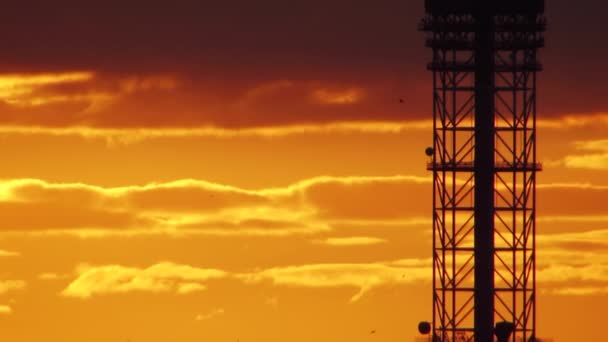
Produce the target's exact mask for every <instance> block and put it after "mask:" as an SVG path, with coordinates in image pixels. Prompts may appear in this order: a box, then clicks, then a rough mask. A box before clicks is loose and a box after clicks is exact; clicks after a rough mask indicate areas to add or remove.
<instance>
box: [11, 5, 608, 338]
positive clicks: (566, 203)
mask: <svg viewBox="0 0 608 342" xmlns="http://www.w3.org/2000/svg"><path fill="white" fill-rule="evenodd" d="M602 6H604V5H602V4H601V3H599V2H594V3H591V2H589V3H585V2H579V3H577V6H573V5H572V3H571V2H566V1H565V0H549V1H548V3H547V15H548V18H549V29H548V32H547V48H545V49H543V50H542V52H541V60H542V62H543V64H544V66H545V71H543V72H542V73H541V74H540V77H539V131H538V136H539V140H538V148H539V157H540V159H541V161H542V162H543V165H544V170H543V172H542V173H541V174H539V177H538V198H539V202H538V224H537V226H538V258H537V260H538V278H539V280H538V291H539V297H538V306H537V310H538V335H539V336H546V337H552V338H553V339H554V340H555V341H556V342H570V341H572V342H574V341H583V340H585V339H586V340H590V341H599V340H601V337H600V336H603V331H602V329H600V328H599V327H601V326H602V324H603V317H602V315H601V312H603V308H604V307H606V306H607V305H608V210H606V204H605V203H606V202H607V201H608V181H607V180H606V179H607V177H606V176H607V175H608V135H607V134H606V132H607V129H608V104H607V103H606V102H605V100H604V98H605V86H604V81H603V76H604V75H606V74H607V73H608V67H607V66H606V64H605V60H606V59H608V47H606V44H599V43H598V42H601V41H603V39H604V37H603V36H604V34H605V32H608V23H607V21H606V20H604V18H602V13H605V11H603V8H602ZM604 7H605V6H604ZM422 15H423V7H422V1H415V2H414V1H409V0H407V1H388V0H385V1H377V2H374V5H373V6H371V5H370V4H367V5H365V6H364V5H362V4H353V3H352V2H347V1H331V2H326V1H316V0H313V1H306V2H285V1H260V2H244V1H224V2H221V3H215V4H214V3H208V2H201V1H177V2H171V3H169V2H164V3H163V2H160V3H154V4H153V3H147V2H139V1H130V2H128V4H125V3H124V1H123V2H118V1H97V0H95V1H88V2H86V3H84V2H81V1H58V2H52V3H51V2H45V3H37V2H36V3H29V2H23V3H22V4H20V5H17V4H12V5H10V6H6V8H5V9H4V10H3V11H2V13H0V32H2V33H1V36H2V41H3V46H4V48H3V49H2V51H0V155H2V156H3V158H4V161H5V162H4V163H3V165H2V168H0V217H1V218H2V220H0V263H1V265H2V266H1V267H0V269H1V270H2V271H1V272H0V336H1V337H2V338H3V339H4V340H8V341H12V342H33V341H41V342H42V341H44V342H47V341H48V342H76V341H83V340H85V341H90V342H109V341H131V342H138V341H142V342H163V341H176V342H194V341H241V342H246V341H283V340H291V341H294V342H304V341H327V342H339V341H351V342H364V341H374V340H376V341H413V340H414V337H415V336H416V326H417V323H418V322H419V321H421V320H428V319H430V318H431V293H432V292H431V273H430V267H431V262H430V258H431V243H432V242H431V223H432V222H431V213H432V211H431V193H432V191H431V190H432V182H431V174H430V173H429V172H427V171H426V170H425V164H426V158H427V157H426V156H425V155H424V149H425V148H426V147H427V146H428V145H429V144H431V141H432V132H431V127H432V123H431V119H432V117H431V110H432V107H431V75H430V74H429V73H428V72H427V71H426V70H425V65H426V62H427V61H428V59H429V58H430V53H429V51H427V50H426V49H425V48H424V43H423V40H424V39H423V34H422V33H420V32H418V31H417V30H416V24H417V22H418V20H419V18H420V17H421V16H422ZM400 99H402V100H403V102H401V101H400ZM372 331H375V332H374V333H373V334H372V333H370V332H372Z"/></svg>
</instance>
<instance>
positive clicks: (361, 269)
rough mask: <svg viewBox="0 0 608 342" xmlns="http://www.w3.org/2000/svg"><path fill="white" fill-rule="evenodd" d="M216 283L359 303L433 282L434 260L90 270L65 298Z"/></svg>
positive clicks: (187, 289)
mask: <svg viewBox="0 0 608 342" xmlns="http://www.w3.org/2000/svg"><path fill="white" fill-rule="evenodd" d="M217 279H236V280H241V281H242V282H244V283H245V284H260V283H266V282H268V281H269V282H271V283H272V284H274V285H278V286H296V287H311V288H334V287H352V288H356V289H358V292H357V293H356V294H355V295H354V296H353V297H352V298H351V301H357V300H358V299H360V298H361V297H362V296H363V295H364V294H365V293H367V292H368V291H370V290H372V289H374V288H378V287H381V286H384V285H403V284H412V283H416V282H419V281H428V280H430V279H431V272H430V260H428V259H404V260H396V261H392V262H381V263H367V264H366V263H361V264H312V265H298V266H286V267H276V268H269V269H264V270H256V271H253V272H244V273H243V272H241V273H235V272H228V271H224V270H218V269H208V268H198V267H193V266H189V265H180V264H174V263H170V262H163V263H159V264H155V265H152V266H150V267H147V268H137V267H127V266H122V265H106V266H88V265H83V266H80V267H79V269H78V275H77V277H76V279H75V280H73V281H72V282H71V283H70V284H69V285H68V286H67V287H66V288H65V289H64V290H63V291H62V292H61V295H63V296H65V297H74V298H80V299H87V298H91V297H93V296H99V295H110V294H125V293H129V292H148V293H173V294H180V295H185V294H189V293H192V292H195V291H201V290H205V289H206V288H207V286H206V283H207V282H209V281H211V280H217Z"/></svg>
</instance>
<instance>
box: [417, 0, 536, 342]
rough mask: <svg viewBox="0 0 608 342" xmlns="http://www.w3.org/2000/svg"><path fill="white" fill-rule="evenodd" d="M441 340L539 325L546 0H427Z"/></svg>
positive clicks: (478, 341) (484, 341)
mask: <svg viewBox="0 0 608 342" xmlns="http://www.w3.org/2000/svg"><path fill="white" fill-rule="evenodd" d="M425 7H426V15H425V17H424V18H423V20H422V21H421V23H420V30H422V31H425V32H427V39H426V46H427V47H429V48H431V49H432V52H433V57H432V61H431V62H430V63H429V64H428V69H429V70H431V71H432V72H433V117H434V120H433V122H434V124H433V148H432V149H430V153H429V154H430V155H431V158H432V161H431V162H430V163H429V164H428V166H427V169H428V170H430V171H432V172H433V322H432V328H431V334H433V335H434V336H435V340H438V341H442V342H448V341H449V342H452V341H454V342H455V341H475V342H491V341H494V326H495V324H496V323H499V322H507V323H506V324H505V323H501V326H503V327H504V326H509V327H512V328H513V333H512V334H510V337H509V340H510V341H526V342H527V341H529V340H533V339H534V336H535V330H536V271H535V269H536V268H535V260H536V254H535V247H536V246H535V244H536V240H535V233H536V219H535V218H536V213H535V211H536V173H537V172H538V171H540V170H541V165H540V164H539V163H538V162H537V156H536V77H537V75H536V74H537V72H538V71H540V70H541V66H540V64H539V62H538V59H537V51H538V49H539V48H541V47H542V46H543V45H544V40H543V36H542V34H543V32H544V30H545V26H546V23H545V18H544V15H543V14H544V0H425Z"/></svg>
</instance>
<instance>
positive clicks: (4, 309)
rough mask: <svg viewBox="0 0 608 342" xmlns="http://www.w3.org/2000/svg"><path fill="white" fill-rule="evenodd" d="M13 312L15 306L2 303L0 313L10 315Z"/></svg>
mask: <svg viewBox="0 0 608 342" xmlns="http://www.w3.org/2000/svg"><path fill="white" fill-rule="evenodd" d="M12 313H13V308H11V307H10V306H8V305H0V315H10V314H12Z"/></svg>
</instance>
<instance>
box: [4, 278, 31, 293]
mask: <svg viewBox="0 0 608 342" xmlns="http://www.w3.org/2000/svg"><path fill="white" fill-rule="evenodd" d="M25 286H26V283H25V281H23V280H0V294H5V293H7V292H11V291H15V290H22V289H24V288H25Z"/></svg>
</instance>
